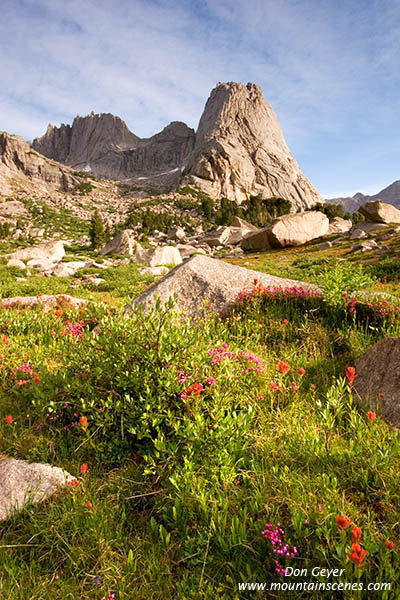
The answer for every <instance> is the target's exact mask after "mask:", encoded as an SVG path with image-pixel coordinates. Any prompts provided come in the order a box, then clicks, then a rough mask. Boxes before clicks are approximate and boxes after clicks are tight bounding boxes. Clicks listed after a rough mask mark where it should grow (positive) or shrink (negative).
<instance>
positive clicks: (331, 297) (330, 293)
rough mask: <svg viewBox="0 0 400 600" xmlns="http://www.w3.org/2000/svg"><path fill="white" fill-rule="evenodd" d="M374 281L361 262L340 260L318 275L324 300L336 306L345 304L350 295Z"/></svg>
mask: <svg viewBox="0 0 400 600" xmlns="http://www.w3.org/2000/svg"><path fill="white" fill-rule="evenodd" d="M374 281H375V279H374V278H373V277H372V276H371V275H370V274H369V273H366V272H365V270H364V268H363V266H362V265H361V264H359V265H353V264H350V263H346V262H343V263H340V262H339V261H337V262H336V263H335V264H334V265H333V266H329V267H325V268H324V269H323V270H322V271H321V272H320V273H319V275H318V286H319V287H320V288H321V290H322V291H323V298H324V301H325V302H326V303H327V304H329V305H331V306H335V307H341V306H344V305H345V303H346V298H347V297H348V296H351V295H353V294H354V293H356V292H358V291H360V290H361V289H363V288H365V287H367V286H369V285H372V284H373V283H374Z"/></svg>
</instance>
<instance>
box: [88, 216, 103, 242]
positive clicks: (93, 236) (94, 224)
mask: <svg viewBox="0 0 400 600" xmlns="http://www.w3.org/2000/svg"><path fill="white" fill-rule="evenodd" d="M89 235H90V241H91V245H92V249H93V250H98V249H99V248H101V247H102V246H103V245H104V243H105V241H106V233H105V230H104V224H103V220H102V218H101V216H100V213H99V211H98V210H97V209H96V210H95V212H94V214H93V217H92V220H91V222H90V232H89Z"/></svg>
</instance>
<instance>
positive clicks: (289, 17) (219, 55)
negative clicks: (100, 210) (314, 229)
mask: <svg viewBox="0 0 400 600" xmlns="http://www.w3.org/2000/svg"><path fill="white" fill-rule="evenodd" d="M399 55H400V5H399V4H398V2H397V0H379V1H378V0H373V1H371V2H367V3H366V2H365V1H364V0H352V1H351V2H348V3H342V4H341V5H340V6H339V5H336V4H335V3H323V2H320V1H319V0H301V1H299V0H252V1H251V2H248V0H246V1H245V0H235V2H232V0H213V1H212V0H205V1H204V2H202V3H195V2H194V0H193V1H190V0H181V1H180V2H172V0H119V2H117V3H115V2H111V0H85V1H84V2H82V1H81V0H79V1H78V0H18V1H17V2H16V1H15V0H2V20H1V22H0V68H1V73H2V96H1V98H0V129H4V130H8V131H10V132H15V133H19V134H21V135H24V136H25V137H27V138H33V137H35V136H36V135H41V134H42V133H44V131H45V127H46V125H47V123H48V122H49V121H52V122H53V123H54V124H59V123H61V122H71V121H72V119H73V118H74V116H75V115H76V114H77V113H78V114H81V115H85V114H88V113H89V112H90V111H92V110H94V111H95V112H112V113H114V114H117V115H118V116H120V117H122V118H123V119H124V120H125V121H126V122H127V124H128V126H129V127H130V128H131V129H132V131H134V132H135V133H136V134H137V135H140V136H142V137H147V136H149V135H152V134H154V133H155V132H157V131H159V130H160V129H161V128H162V127H164V126H165V125H167V124H168V123H169V122H170V121H171V120H183V121H185V122H186V123H187V124H188V125H190V126H192V127H196V126H197V123H198V120H199V118H200V115H201V112H202V110H203V107H204V104H205V100H206V99H207V96H208V94H209V92H210V90H211V89H212V87H214V85H215V83H216V82H217V81H229V80H234V81H242V82H243V83H247V81H253V82H255V83H258V84H259V85H260V86H261V88H262V89H263V92H264V96H265V97H266V99H267V100H268V101H269V102H270V103H271V104H272V106H273V108H274V109H275V112H276V113H277V115H278V118H279V120H280V123H281V125H282V128H283V131H284V134H285V136H286V138H287V141H288V143H289V146H290V147H291V149H292V151H293V152H294V154H295V156H296V158H297V159H299V158H300V160H299V162H300V165H301V166H302V167H303V168H304V170H305V172H306V174H307V176H309V177H310V178H311V179H312V180H314V179H316V180H318V179H321V178H322V180H323V181H324V182H326V183H324V185H323V186H321V187H324V188H325V189H329V188H331V189H339V186H338V185H337V183H336V182H335V181H333V179H332V174H331V173H330V170H329V164H334V165H335V169H336V171H337V170H341V173H342V175H341V176H342V177H343V178H344V179H343V181H344V185H345V186H346V187H347V189H351V187H352V185H353V184H352V182H351V180H350V178H351V171H350V168H349V167H348V163H349V158H350V157H351V156H354V155H355V154H357V153H360V154H362V155H363V157H364V160H365V165H366V166H365V169H364V170H365V171H366V172H369V171H370V165H372V164H373V163H372V161H373V158H372V157H369V158H368V157H367V156H366V155H365V153H364V152H363V150H364V149H363V146H362V144H363V140H366V139H368V140H370V139H371V138H374V139H376V140H377V142H376V143H377V144H379V135H380V136H381V142H380V154H381V156H383V155H385V152H386V153H387V154H388V153H389V154H390V152H392V154H393V147H394V143H393V144H392V149H391V146H390V141H388V140H389V138H390V136H391V135H392V136H393V139H396V138H397V139H398V138H399V137H400V135H399V134H400V125H398V124H397V123H398V100H397V98H398V94H399V91H400V75H399V70H398V56H399ZM339 141H341V143H342V148H340V143H338V142H339ZM364 144H365V142H364ZM323 154H325V156H326V158H325V164H326V171H324V164H323V163H324V161H323V160H322V159H321V156H322V155H323ZM368 160H369V162H368ZM382 160H383V159H382ZM391 164H394V159H393V157H392V158H391V159H390V160H386V167H385V165H383V163H382V165H383V166H382V169H383V170H384V169H385V168H387V169H389V166H388V165H391ZM367 165H368V166H367ZM390 168H392V167H390ZM382 169H381V172H382ZM331 170H332V169H331ZM388 172H389V171H388ZM390 172H392V171H390ZM321 174H322V175H321ZM320 175H321V177H320ZM361 175H362V173H361V169H360V173H358V175H357V178H358V180H359V178H360V176H361ZM324 177H325V179H324ZM347 182H348V183H347ZM389 182H390V181H388V183H389ZM355 184H356V182H355ZM366 185H369V182H367V184H366ZM343 189H345V187H344V186H343Z"/></svg>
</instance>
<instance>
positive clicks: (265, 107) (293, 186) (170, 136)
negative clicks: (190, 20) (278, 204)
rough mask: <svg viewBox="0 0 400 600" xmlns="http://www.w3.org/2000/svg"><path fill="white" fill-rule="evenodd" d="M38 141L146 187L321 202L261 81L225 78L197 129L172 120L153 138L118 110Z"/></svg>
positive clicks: (296, 203)
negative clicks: (134, 127)
mask: <svg viewBox="0 0 400 600" xmlns="http://www.w3.org/2000/svg"><path fill="white" fill-rule="evenodd" d="M32 145H33V148H34V149H35V150H36V151H38V152H40V153H41V154H44V155H45V156H47V157H49V158H52V159H54V160H57V161H59V162H61V163H64V164H66V165H68V166H70V167H73V168H74V169H76V170H81V171H87V172H90V173H92V174H93V175H96V176H98V177H103V178H107V179H113V180H117V181H125V182H129V183H132V184H135V185H139V186H142V187H154V188H156V189H158V190H160V191H162V188H163V187H164V188H168V189H166V190H165V191H169V190H171V189H177V188H178V187H180V186H182V185H187V184H190V183H192V184H195V185H196V186H197V187H199V188H200V189H202V190H203V191H205V192H206V193H207V194H209V195H210V196H212V197H214V198H220V197H226V198H229V199H230V200H235V201H236V202H239V203H240V202H242V201H243V200H245V199H248V198H249V197H250V196H256V195H258V196H261V197H263V198H271V197H282V198H285V199H287V200H289V201H290V202H291V204H292V207H293V210H297V209H304V208H308V207H310V206H312V205H313V204H315V203H316V202H322V201H323V200H322V197H321V196H320V195H319V194H318V192H317V191H316V189H315V188H314V187H313V185H312V184H311V183H310V182H309V181H308V180H307V179H306V178H305V177H304V175H303V173H302V172H301V170H300V167H299V165H298V164H297V162H296V160H295V159H294V157H293V155H292V154H291V152H290V150H289V148H288V147H287V145H286V142H285V139H284V137H283V134H282V131H281V128H280V126H279V122H278V119H277V117H276V115H275V113H274V111H273V110H272V107H271V106H270V105H269V104H268V103H267V102H266V100H265V99H264V97H263V95H262V92H261V89H260V88H259V87H258V86H257V85H255V84H253V83H248V84H247V85H246V86H245V85H242V84H241V83H234V82H229V83H219V84H217V86H216V87H215V89H214V90H213V91H212V92H211V95H210V97H209V99H208V101H207V104H206V107H205V109H204V112H203V115H202V117H201V119H200V123H199V127H198V130H197V132H196V133H195V132H194V130H193V129H190V128H189V127H188V126H187V125H185V124H184V123H181V122H173V123H171V124H170V125H168V126H167V127H165V129H163V131H161V132H160V133H157V134H156V135H154V136H152V137H151V138H148V139H141V138H139V137H138V136H136V135H135V134H134V133H132V132H131V131H129V129H128V127H127V126H126V124H125V123H124V121H122V120H121V119H120V118H118V117H115V116H113V115H111V114H101V115H95V114H94V113H92V114H91V115H89V116H87V117H80V116H78V117H76V118H75V120H74V122H73V124H72V125H61V126H60V127H53V126H52V125H49V127H48V129H47V132H46V133H45V135H43V136H42V137H40V138H36V139H35V140H34V141H33V144H32Z"/></svg>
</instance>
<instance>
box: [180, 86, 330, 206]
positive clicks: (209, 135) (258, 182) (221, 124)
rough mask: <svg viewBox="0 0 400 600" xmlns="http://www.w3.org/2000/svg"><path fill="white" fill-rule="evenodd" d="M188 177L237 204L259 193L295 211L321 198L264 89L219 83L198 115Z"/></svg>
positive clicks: (211, 192) (203, 187) (208, 191)
mask: <svg viewBox="0 0 400 600" xmlns="http://www.w3.org/2000/svg"><path fill="white" fill-rule="evenodd" d="M185 173H186V181H187V182H192V183H195V184H196V185H198V186H199V187H200V188H201V189H203V190H204V191H205V192H207V193H208V194H209V195H210V196H213V197H221V196H223V197H227V198H229V199H231V200H236V201H237V202H239V203H240V202H242V201H243V200H245V199H247V198H249V196H251V195H254V196H256V195H259V196H261V197H263V198H269V197H282V198H286V199H287V200H290V202H291V203H292V206H293V209H294V210H295V209H304V208H307V207H310V206H312V205H313V204H315V203H316V202H321V201H323V200H322V198H321V196H320V195H319V194H318V192H317V191H316V189H315V188H314V187H313V185H312V184H311V183H310V182H309V181H308V180H307V179H306V178H305V177H304V175H303V173H302V172H301V170H300V167H299V165H298V164H297V162H296V160H295V159H294V157H293V155H292V154H291V152H290V150H289V148H288V146H287V144H286V142H285V139H284V137H283V134H282V130H281V128H280V126H279V122H278V119H277V117H276V115H275V113H274V111H273V109H272V107H271V106H270V105H269V104H268V102H266V100H265V99H264V97H263V95H262V92H261V89H260V88H259V87H258V86H257V85H255V84H253V83H248V84H247V85H246V86H245V85H243V84H241V83H234V82H229V83H218V84H217V86H216V87H215V88H214V89H213V90H212V92H211V94H210V97H209V99H208V101H207V104H206V106H205V109H204V112H203V115H202V117H201V119H200V123H199V127H198V130H197V133H196V144H195V147H194V150H193V152H192V155H191V157H190V161H189V163H188V165H187V167H186V169H185Z"/></svg>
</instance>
